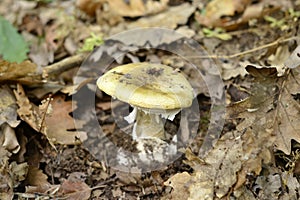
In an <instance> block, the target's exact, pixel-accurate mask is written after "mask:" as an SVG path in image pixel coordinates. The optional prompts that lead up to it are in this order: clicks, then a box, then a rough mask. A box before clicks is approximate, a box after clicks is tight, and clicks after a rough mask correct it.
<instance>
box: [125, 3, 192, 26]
mask: <svg viewBox="0 0 300 200" xmlns="http://www.w3.org/2000/svg"><path fill="white" fill-rule="evenodd" d="M194 11H195V7H193V6H191V5H190V4H189V3H184V4H181V5H179V6H174V7H170V8H168V9H167V10H165V11H164V12H161V13H159V14H156V15H153V16H149V17H143V18H140V19H138V20H137V21H135V22H132V23H130V24H128V28H130V29H131V28H141V27H145V28H146V27H147V28H149V27H161V28H169V29H175V28H176V27H177V26H178V25H182V24H186V22H187V20H188V18H189V17H190V16H191V15H192V14H193V13H194Z"/></svg>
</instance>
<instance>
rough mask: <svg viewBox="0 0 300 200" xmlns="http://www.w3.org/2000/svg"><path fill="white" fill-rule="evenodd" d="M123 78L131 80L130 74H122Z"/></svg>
mask: <svg viewBox="0 0 300 200" xmlns="http://www.w3.org/2000/svg"><path fill="white" fill-rule="evenodd" d="M124 76H125V78H128V79H132V76H131V74H128V73H127V74H124Z"/></svg>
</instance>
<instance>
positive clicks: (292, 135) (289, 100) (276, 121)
mask: <svg viewBox="0 0 300 200" xmlns="http://www.w3.org/2000/svg"><path fill="white" fill-rule="evenodd" d="M246 69H247V71H248V72H249V73H251V74H252V75H253V76H255V77H256V81H257V82H256V83H255V84H254V85H253V86H252V88H251V95H250V97H249V98H247V99H245V100H243V101H241V102H238V103H236V104H233V105H231V106H230V107H229V109H228V110H227V114H228V116H230V117H233V118H242V119H244V120H243V121H242V123H240V124H239V125H238V126H237V128H238V129H239V130H240V131H242V130H245V129H249V128H251V129H253V130H254V131H255V132H256V133H258V131H262V132H264V133H266V134H268V133H269V135H270V138H272V137H273V136H275V137H276V138H275V140H274V144H275V145H276V148H277V149H278V150H281V151H283V152H284V153H285V154H290V152H291V140H292V139H293V140H295V141H297V142H300V134H299V133H300V105H299V102H298V101H297V100H296V99H295V98H296V95H297V94H299V93H300V87H299V82H298V80H299V79H300V69H299V68H296V69H293V70H287V71H286V72H285V74H284V76H282V77H277V70H276V68H261V69H258V68H256V67H253V66H247V68H246Z"/></svg>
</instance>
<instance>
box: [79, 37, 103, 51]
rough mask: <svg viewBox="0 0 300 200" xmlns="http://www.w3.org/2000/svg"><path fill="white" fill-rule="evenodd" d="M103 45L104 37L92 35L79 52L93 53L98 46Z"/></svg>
mask: <svg viewBox="0 0 300 200" xmlns="http://www.w3.org/2000/svg"><path fill="white" fill-rule="evenodd" d="M101 44H103V39H102V35H95V34H94V33H91V37H88V38H86V39H85V40H84V43H83V46H82V47H81V49H79V52H87V51H93V49H94V48H95V47H96V46H99V45H101Z"/></svg>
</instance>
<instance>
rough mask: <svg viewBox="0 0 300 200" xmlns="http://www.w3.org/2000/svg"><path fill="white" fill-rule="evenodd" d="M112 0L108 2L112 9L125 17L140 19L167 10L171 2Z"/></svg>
mask: <svg viewBox="0 0 300 200" xmlns="http://www.w3.org/2000/svg"><path fill="white" fill-rule="evenodd" d="M144 2H145V1H142V0H129V2H128V3H127V2H125V1H123V0H110V1H108V3H109V6H110V9H111V10H112V11H113V12H116V13H117V14H118V15H121V16H123V17H139V16H144V15H149V14H154V13H158V12H161V11H163V10H165V9H166V8H167V5H168V2H169V0H159V1H153V0H148V1H146V2H145V3H144Z"/></svg>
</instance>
